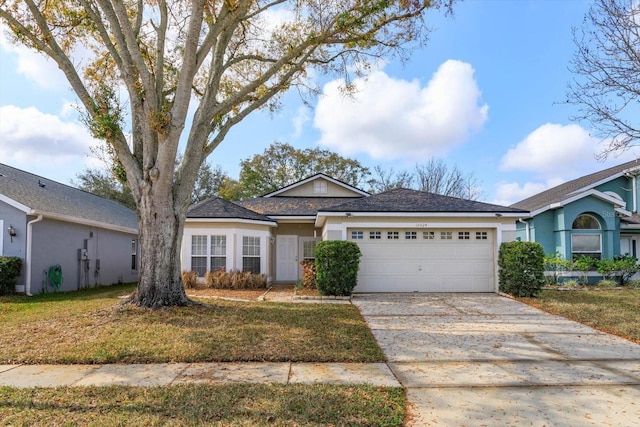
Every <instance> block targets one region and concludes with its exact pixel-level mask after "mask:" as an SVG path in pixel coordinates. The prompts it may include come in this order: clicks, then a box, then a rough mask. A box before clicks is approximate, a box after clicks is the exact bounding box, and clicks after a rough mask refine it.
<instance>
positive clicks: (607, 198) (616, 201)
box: [531, 189, 626, 217]
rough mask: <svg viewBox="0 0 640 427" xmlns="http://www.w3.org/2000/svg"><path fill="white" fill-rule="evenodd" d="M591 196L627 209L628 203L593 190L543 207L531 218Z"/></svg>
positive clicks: (534, 212)
mask: <svg viewBox="0 0 640 427" xmlns="http://www.w3.org/2000/svg"><path fill="white" fill-rule="evenodd" d="M574 193H575V191H574V192H573V193H572V194H574ZM589 196H593V197H596V198H598V199H601V200H604V201H605V202H609V203H611V204H613V205H616V206H619V207H620V208H626V203H625V202H624V201H621V200H619V199H618V198H617V197H612V196H609V195H608V194H605V193H603V192H601V191H598V190H593V189H591V190H588V191H585V192H583V193H580V194H577V195H575V196H571V197H568V198H566V199H564V200H561V201H559V202H556V203H552V204H550V205H547V206H544V207H542V208H540V209H536V210H535V211H532V212H531V216H532V217H534V216H536V215H539V214H541V213H543V212H546V211H548V210H554V209H559V208H562V207H564V206H566V205H568V204H569V203H573V202H575V201H576V200H580V199H583V198H585V197H589Z"/></svg>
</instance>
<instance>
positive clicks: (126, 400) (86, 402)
mask: <svg viewBox="0 0 640 427" xmlns="http://www.w3.org/2000/svg"><path fill="white" fill-rule="evenodd" d="M0 401H1V402H3V404H2V405H0V419H2V420H3V424H6V425H29V426H51V425H109V426H117V425H163V426H202V425H211V426H222V425H224V426H274V425H275V426H301V425H304V426H321V425H352V426H372V425H375V426H400V425H402V419H403V417H404V393H403V391H402V389H400V388H382V387H372V386H333V385H301V384H291V385H280V384H275V385H262V384H230V385H184V386H171V387H154V388H141V387H60V388H55V389H15V388H9V387H4V388H2V387H0Z"/></svg>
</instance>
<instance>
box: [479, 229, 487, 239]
mask: <svg viewBox="0 0 640 427" xmlns="http://www.w3.org/2000/svg"><path fill="white" fill-rule="evenodd" d="M487 239H488V235H487V232H486V231H476V240H487Z"/></svg>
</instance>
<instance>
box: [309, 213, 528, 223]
mask: <svg viewBox="0 0 640 427" xmlns="http://www.w3.org/2000/svg"><path fill="white" fill-rule="evenodd" d="M523 213H524V212H322V211H319V212H318V216H317V219H316V227H322V226H323V224H324V222H325V221H326V220H325V218H328V217H334V218H335V217H343V218H353V217H364V218H367V217H378V218H500V217H506V218H522V215H523ZM321 218H322V219H321Z"/></svg>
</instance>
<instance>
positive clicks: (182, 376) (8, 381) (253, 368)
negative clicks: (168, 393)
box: [0, 362, 400, 387]
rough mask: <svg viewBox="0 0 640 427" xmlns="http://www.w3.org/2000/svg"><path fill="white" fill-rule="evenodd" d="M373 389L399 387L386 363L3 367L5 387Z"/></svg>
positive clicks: (0, 381)
mask: <svg viewBox="0 0 640 427" xmlns="http://www.w3.org/2000/svg"><path fill="white" fill-rule="evenodd" d="M230 382H245V383H280V384H289V383H303V384H315V383H325V384H371V385H375V386H385V387H400V383H399V382H398V380H397V379H396V378H395V376H394V375H393V373H392V372H391V370H390V369H389V367H388V366H387V365H386V364H384V363H290V362H282V363H271V362H265V363H261V362H255V363H252V362H249V363H161V364H148V365H147V364H134V365H119V364H113V365H111V364H110V365H0V386H10V387H59V386H113V385H124V386H142V387H154V386H166V385H173V384H185V383H212V384H224V383H230Z"/></svg>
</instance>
